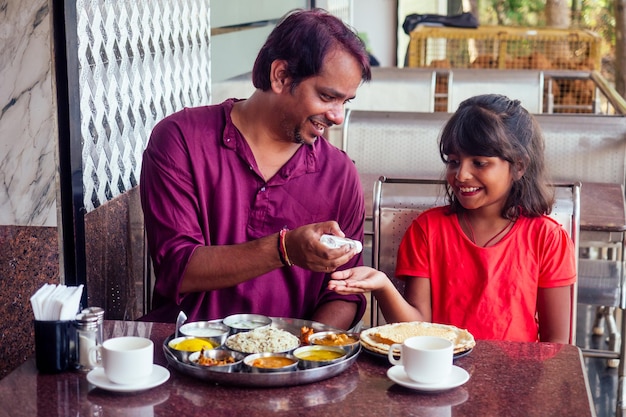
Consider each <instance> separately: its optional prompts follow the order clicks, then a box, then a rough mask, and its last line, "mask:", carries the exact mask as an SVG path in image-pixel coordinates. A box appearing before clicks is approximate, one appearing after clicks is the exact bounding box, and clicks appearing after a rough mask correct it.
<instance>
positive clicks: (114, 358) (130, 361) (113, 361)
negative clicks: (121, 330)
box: [89, 336, 154, 385]
mask: <svg viewBox="0 0 626 417" xmlns="http://www.w3.org/2000/svg"><path fill="white" fill-rule="evenodd" d="M153 358H154V343H152V340H150V339H148V338H145V337H137V336H123V337H114V338H111V339H107V340H105V341H104V342H103V343H102V345H99V346H94V347H92V348H91V349H89V364H90V365H91V366H92V367H102V368H103V369H104V374H105V375H106V377H107V378H108V379H109V381H111V382H114V383H116V384H123V385H129V384H136V383H140V382H141V381H143V380H145V379H147V378H148V377H149V376H150V374H152V365H153Z"/></svg>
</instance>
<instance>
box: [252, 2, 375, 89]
mask: <svg viewBox="0 0 626 417" xmlns="http://www.w3.org/2000/svg"><path fill="white" fill-rule="evenodd" d="M336 47H340V48H343V49H344V50H346V51H347V52H349V53H350V54H351V55H352V56H354V57H355V58H356V60H357V61H358V62H359V64H360V65H361V79H362V80H363V81H370V79H371V78H372V73H371V69H370V64H369V54H368V53H367V51H366V49H365V44H364V43H363V41H362V40H361V39H360V38H359V37H358V36H357V34H356V32H355V31H354V30H353V29H351V28H350V27H349V26H347V25H346V24H344V23H343V21H341V20H340V19H339V18H337V17H335V16H333V15H331V14H330V13H328V12H327V11H326V10H324V9H313V10H301V9H297V10H292V11H291V12H289V13H287V14H286V15H285V16H283V17H282V18H281V20H280V21H279V22H278V24H277V25H276V27H275V28H274V30H273V31H272V33H270V35H269V36H268V38H267V40H266V41H265V44H264V45H263V47H261V51H260V52H259V54H258V55H257V58H256V61H255V62H254V67H253V68H252V83H253V84H254V86H255V87H256V88H260V89H261V90H263V91H267V90H269V89H270V86H271V83H270V69H271V66H272V62H274V61H275V60H277V59H284V60H285V61H287V67H288V71H289V76H290V77H291V78H292V79H293V83H292V85H291V88H292V89H293V88H295V87H296V86H297V85H298V84H299V83H300V82H301V81H302V80H303V79H305V78H308V77H311V76H314V75H317V74H319V72H320V71H321V69H322V65H323V64H324V59H325V58H326V55H327V54H328V53H329V52H331V51H332V50H333V49H334V48H336Z"/></svg>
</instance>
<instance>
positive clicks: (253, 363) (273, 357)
mask: <svg viewBox="0 0 626 417" xmlns="http://www.w3.org/2000/svg"><path fill="white" fill-rule="evenodd" d="M243 365H244V368H245V369H246V370H247V371H248V372H253V373H271V372H289V371H295V370H297V369H298V358H296V357H295V356H293V355H292V354H290V353H269V352H265V353H253V354H252V355H248V356H246V357H245V358H244V359H243Z"/></svg>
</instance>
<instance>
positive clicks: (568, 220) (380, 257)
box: [371, 176, 581, 344]
mask: <svg viewBox="0 0 626 417" xmlns="http://www.w3.org/2000/svg"><path fill="white" fill-rule="evenodd" d="M444 185H445V182H444V181H443V180H433V179H414V178H387V177H385V176H381V177H380V178H379V179H378V181H376V183H375V185H374V201H373V234H374V239H373V247H372V265H373V267H374V268H376V269H378V270H380V271H382V272H384V273H385V274H387V276H388V277H389V278H390V279H391V280H392V282H393V283H394V285H396V287H397V288H398V289H399V291H400V292H403V290H404V285H403V283H402V281H400V280H398V279H396V278H395V277H394V274H395V265H396V256H397V251H398V246H399V245H400V241H401V240H402V237H403V236H404V232H405V231H406V229H407V228H408V226H409V225H410V223H411V221H412V220H413V219H414V218H415V217H416V216H417V215H419V214H420V213H421V212H423V211H424V210H426V209H428V208H431V207H436V206H441V205H445V204H447V202H446V198H445V189H444ZM554 186H555V190H556V203H555V205H554V207H553V210H552V216H553V217H555V218H556V219H557V220H558V221H559V222H560V223H561V224H562V225H563V227H564V228H565V229H566V230H567V231H568V233H569V235H570V237H571V238H572V241H573V242H574V246H575V253H576V254H578V240H579V230H580V187H581V184H580V183H579V182H572V183H558V184H554ZM577 259H578V258H577ZM577 296H578V289H577V284H574V286H573V287H572V307H571V317H570V343H571V344H575V341H576V305H577ZM383 321H384V318H383V317H382V313H381V312H380V309H379V308H378V302H377V301H376V298H375V297H374V296H373V295H371V323H372V326H377V325H380V324H383V323H382V322H383Z"/></svg>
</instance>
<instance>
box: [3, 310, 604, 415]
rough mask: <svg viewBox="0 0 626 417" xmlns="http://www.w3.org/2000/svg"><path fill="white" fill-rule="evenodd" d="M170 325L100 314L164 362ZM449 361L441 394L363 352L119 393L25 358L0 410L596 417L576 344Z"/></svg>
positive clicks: (513, 346) (483, 345)
mask: <svg viewBox="0 0 626 417" xmlns="http://www.w3.org/2000/svg"><path fill="white" fill-rule="evenodd" d="M173 332H174V325H173V324H159V323H144V322H130V321H128V322H123V321H106V322H105V338H108V337H112V336H118V335H138V336H145V337H150V338H151V339H152V340H153V341H154V343H155V356H154V358H155V359H154V360H155V363H156V364H159V365H162V366H164V367H168V363H167V360H166V358H165V356H164V354H163V351H162V345H163V341H164V340H165V339H166V338H168V337H169V336H171V335H172V334H173ZM455 365H457V366H459V367H461V368H463V369H464V370H466V371H467V372H468V373H469V374H470V379H469V381H468V382H467V383H465V384H464V385H462V386H460V387H458V388H454V389H451V390H449V391H444V392H440V393H423V392H418V391H414V390H411V389H408V388H404V387H402V386H400V385H397V384H396V383H394V382H393V381H391V380H390V379H389V378H388V377H387V374H386V372H387V369H389V368H390V364H389V363H388V362H387V360H386V359H384V358H382V357H379V356H375V355H372V354H370V353H367V352H363V351H362V352H361V353H360V355H359V357H358V359H357V360H356V361H355V362H354V363H353V364H352V366H350V367H349V368H348V369H346V370H345V371H344V372H343V373H341V374H339V375H337V376H334V377H332V378H329V379H326V380H321V381H318V382H314V383H311V384H306V385H299V386H292V387H280V388H243V387H237V386H221V385H217V384H215V383H212V382H208V381H204V380H200V379H197V378H194V377H192V376H189V375H186V374H183V373H181V372H180V371H178V370H176V369H172V368H170V369H169V371H170V373H171V375H170V378H169V379H168V380H167V381H166V382H165V383H163V384H162V385H160V386H157V387H155V388H152V389H149V390H145V391H140V392H131V393H119V392H110V391H106V390H103V389H101V388H97V387H96V386H94V385H92V384H91V383H89V382H88V381H87V378H86V375H85V374H84V373H79V372H74V371H70V372H64V373H61V374H56V375H44V374H39V373H38V372H37V369H36V367H35V361H34V358H30V359H29V360H28V361H26V362H25V363H24V364H23V365H21V366H20V367H18V368H17V369H16V370H14V371H13V372H12V373H10V374H9V375H7V376H6V377H5V378H3V379H2V380H0V404H2V406H1V407H0V416H12V417H20V416H29V417H30V416H46V417H48V416H63V417H65V416H68V415H72V416H103V415H127V416H176V417H184V416H197V415H220V416H231V415H232V416H242V415H245V416H247V417H253V416H270V415H271V416H276V415H289V416H291V415H298V416H319V415H332V416H348V415H349V416H351V417H357V416H402V415H419V416H431V417H434V416H451V415H453V416H455V417H462V416H477V415H480V416H503V415H506V416H524V417H529V416H542V417H544V416H565V415H576V416H595V411H594V409H593V402H592V400H591V396H590V392H589V384H588V381H587V376H586V371H585V370H584V366H583V362H582V355H581V352H580V350H579V349H578V348H577V347H576V346H573V345H559V344H552V343H517V342H500V341H477V344H476V346H475V348H474V349H473V350H472V351H471V352H470V354H468V355H466V356H464V357H461V358H458V359H456V360H455Z"/></svg>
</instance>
